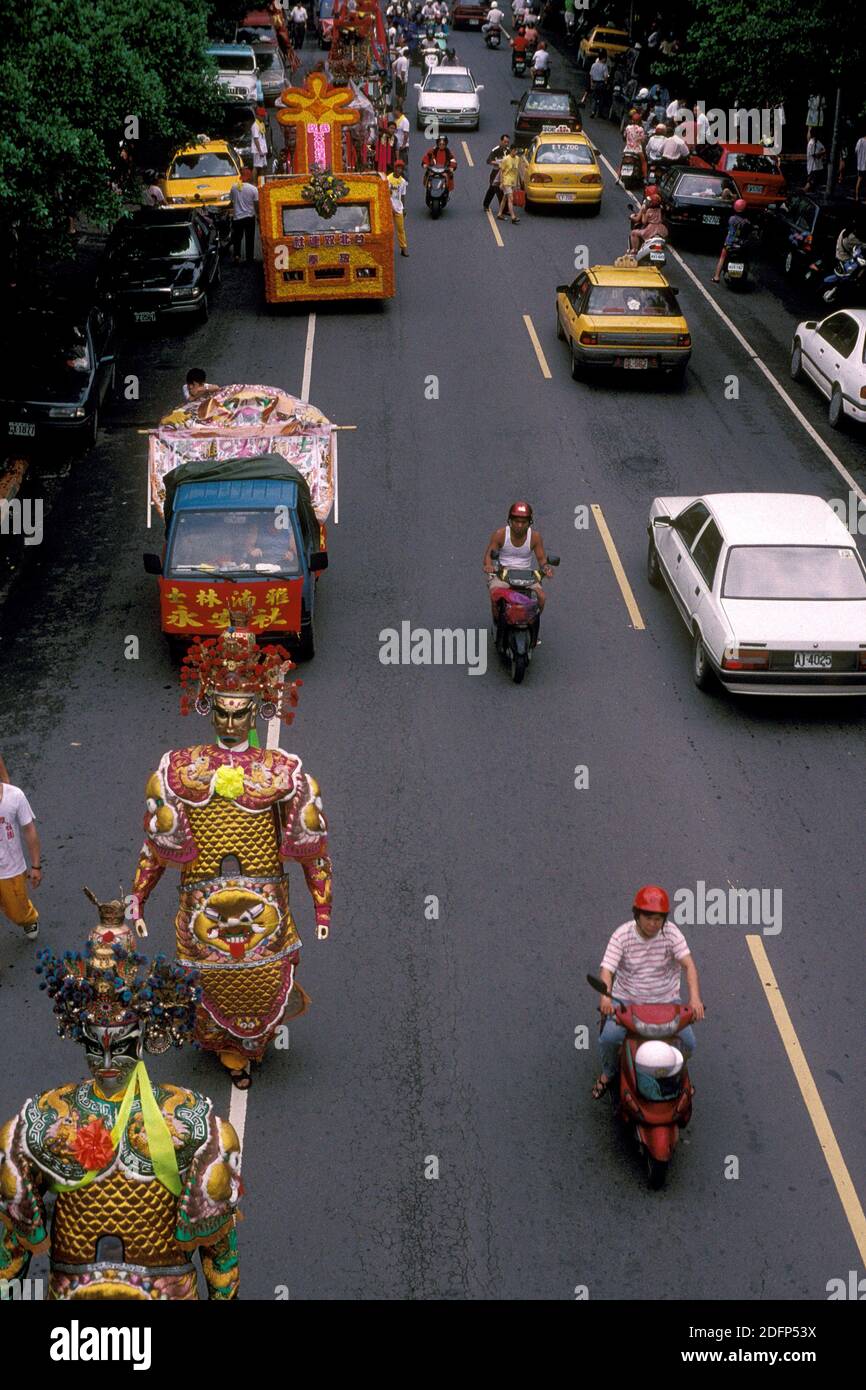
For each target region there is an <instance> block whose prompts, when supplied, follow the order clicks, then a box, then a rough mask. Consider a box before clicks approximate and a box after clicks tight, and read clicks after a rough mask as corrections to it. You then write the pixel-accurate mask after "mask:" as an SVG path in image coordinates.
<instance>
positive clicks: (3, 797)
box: [0, 782, 42, 941]
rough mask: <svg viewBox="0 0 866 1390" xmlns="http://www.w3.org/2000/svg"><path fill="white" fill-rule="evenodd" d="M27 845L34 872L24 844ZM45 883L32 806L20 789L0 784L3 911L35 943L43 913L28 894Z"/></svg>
mask: <svg viewBox="0 0 866 1390" xmlns="http://www.w3.org/2000/svg"><path fill="white" fill-rule="evenodd" d="M22 840H23V841H24V844H25V845H26V846H27V853H28V854H29V856H30V870H29V872H28V870H27V862H26V860H25V858H24V850H23V849H22V846H21V841H22ZM28 879H29V881H30V886H31V887H32V888H38V887H39V885H40V883H41V882H42V853H41V850H40V846H39V835H38V834H37V831H36V822H35V821H34V819H33V812H32V810H31V809H30V803H29V801H28V800H27V797H26V796H25V795H24V793H23V791H22V790H21V788H20V787H13V785H12V783H11V782H0V912H2V913H3V914H4V916H6V917H8V918H9V921H10V922H14V923H15V925H16V926H18V927H23V928H24V935H25V936H27V937H29V938H30V940H31V941H32V940H33V939H34V938H35V937H36V936H37V935H38V932H39V913H38V912H37V911H36V908H35V907H34V906H33V903H32V902H31V901H30V896H29V894H28V892H27V887H28Z"/></svg>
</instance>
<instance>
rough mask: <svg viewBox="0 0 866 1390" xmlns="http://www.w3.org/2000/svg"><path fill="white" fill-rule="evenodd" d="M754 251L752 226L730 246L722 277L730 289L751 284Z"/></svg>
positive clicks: (746, 286) (740, 288) (745, 287)
mask: <svg viewBox="0 0 866 1390" xmlns="http://www.w3.org/2000/svg"><path fill="white" fill-rule="evenodd" d="M753 252H754V237H753V235H752V231H751V228H749V229H748V231H747V232H746V233H745V235H744V236H740V237H738V238H737V240H736V241H734V242H733V244H732V245H731V246H729V247H728V254H727V256H726V257H725V264H724V265H723V267H722V279H723V280H724V282H725V284H726V285H727V287H728V289H730V290H744V289H747V288H748V286H749V285H750V284H751V273H750V272H751V262H752V255H753Z"/></svg>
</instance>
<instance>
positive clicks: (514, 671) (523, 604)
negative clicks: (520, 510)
mask: <svg viewBox="0 0 866 1390" xmlns="http://www.w3.org/2000/svg"><path fill="white" fill-rule="evenodd" d="M499 553H500V552H499V551H498V550H491V552H490V557H491V559H492V560H493V561H494V562H495V561H498V559H499ZM547 563H548V565H558V564H559V556H558V555H548V557H547ZM497 574H498V576H499V578H500V579H502V580H503V581H504V582H505V583H506V584H508V586H509V587H508V589H507V590H506V592H505V593H504V594H500V595H499V597H498V598H497V600H496V604H495V609H494V622H495V628H494V635H495V639H496V650H497V651H498V653H499V655H500V656H501V657H502V659H503V661H504V662H505V663H506V665H507V666H509V667H510V668H511V679H512V680H513V681H514V684H515V685H520V682H521V681H522V680H523V677H524V676H525V675H526V668H527V666H528V665H529V663H530V661H531V660H532V652H533V648H534V647H536V646H537V645H538V626H539V620H540V617H539V607H538V595H537V594H536V593H534V592H533V590H534V586H535V585H536V584H539V583H540V582H541V574H540V573H539V571H538V570H536V569H531V570H514V569H512V570H507V569H502V568H500V569H498V570H497Z"/></svg>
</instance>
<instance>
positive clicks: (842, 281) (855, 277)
mask: <svg viewBox="0 0 866 1390" xmlns="http://www.w3.org/2000/svg"><path fill="white" fill-rule="evenodd" d="M864 283H866V246H864V245H860V246H858V247H856V249H855V250H854V251H852V253H851V255H850V256H846V257H845V259H844V260H841V261H836V264H835V267H834V269H833V273H832V275H825V277H824V280H823V285H824V290H823V293H822V295H821V298H822V299H823V300H824V303H825V304H834V303H835V302H836V300H837V299H838V298H839V295H840V294H843V293H844V292H845V291H859V292H860V293H861V294H862V291H863V286H864Z"/></svg>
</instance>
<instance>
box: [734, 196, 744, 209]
mask: <svg viewBox="0 0 866 1390" xmlns="http://www.w3.org/2000/svg"><path fill="white" fill-rule="evenodd" d="M745 211H746V200H745V198H735V199H734V212H745Z"/></svg>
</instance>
